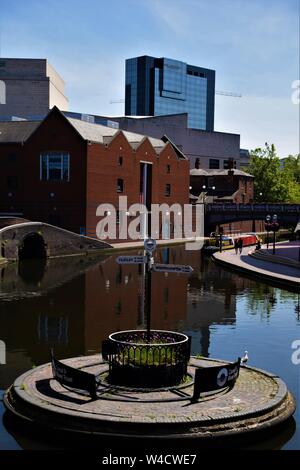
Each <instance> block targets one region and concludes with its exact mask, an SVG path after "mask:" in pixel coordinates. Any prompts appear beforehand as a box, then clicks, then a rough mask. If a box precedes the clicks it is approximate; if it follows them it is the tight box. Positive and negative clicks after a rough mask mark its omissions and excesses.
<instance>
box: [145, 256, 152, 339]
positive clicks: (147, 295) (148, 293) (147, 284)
mask: <svg viewBox="0 0 300 470" xmlns="http://www.w3.org/2000/svg"><path fill="white" fill-rule="evenodd" d="M150 259H151V255H150V254H149V253H147V263H146V271H145V277H146V279H145V311H146V315H147V342H148V343H150V332H151V266H150Z"/></svg>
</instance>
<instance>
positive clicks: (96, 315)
mask: <svg viewBox="0 0 300 470" xmlns="http://www.w3.org/2000/svg"><path fill="white" fill-rule="evenodd" d="M135 254H142V252H136V253H135ZM156 261H157V262H159V263H174V264H190V265H191V266H193V268H194V271H193V273H192V274H191V275H190V276H185V275H177V274H173V273H172V274H171V273H153V276H152V327H153V328H156V329H166V330H169V329H171V330H177V331H183V332H185V333H187V334H190V335H191V336H192V340H193V341H192V352H193V354H201V355H203V356H210V355H213V356H215V357H218V356H219V357H228V359H234V358H235V357H236V356H237V355H238V354H241V353H243V348H244V346H245V344H246V343H247V342H249V341H251V347H250V348H249V349H250V351H251V354H252V357H253V356H254V357H253V359H254V360H256V361H257V363H255V365H257V366H259V367H265V368H270V365H271V369H273V370H274V371H277V372H278V373H280V374H281V372H282V370H283V371H284V373H285V374H286V377H285V376H283V378H284V379H285V380H286V379H290V383H288V385H289V386H293V384H294V383H295V380H294V376H293V374H295V373H296V370H295V368H294V369H292V368H291V369H290V370H289V367H290V365H289V364H288V365H287V364H286V363H285V362H284V361H283V360H282V362H281V364H279V365H278V364H276V365H274V358H272V356H271V355H270V354H269V353H268V351H269V350H268V349H267V347H265V343H264V342H265V341H266V338H269V339H267V341H269V342H270V344H269V345H268V348H269V347H271V348H272V347H274V350H276V351H278V347H277V344H278V341H279V340H280V341H282V340H283V338H284V339H285V341H286V342H287V344H288V347H289V342H290V337H291V338H292V335H293V334H294V328H295V325H296V326H297V325H298V326H299V311H298V313H297V306H298V305H299V295H296V294H295V293H293V292H288V291H283V290H280V289H277V288H274V287H272V286H271V285H267V284H263V283H261V282H260V283H256V282H255V281H253V280H251V279H248V278H246V277H242V276H240V275H239V274H235V273H232V272H229V271H226V270H224V269H222V268H221V267H219V266H217V265H215V264H214V263H213V262H212V261H211V260H210V258H208V257H206V256H203V255H202V254H201V252H198V251H195V252H193V251H185V250H184V248H182V247H177V248H172V249H169V248H162V249H160V250H157V252H156ZM144 301H145V299H144V278H143V266H138V265H118V264H117V263H116V256H103V257H101V258H97V259H95V258H78V257H76V258H65V259H56V260H35V261H34V260H32V261H23V262H22V263H21V264H20V265H19V266H18V265H17V264H11V265H8V266H6V267H2V269H1V270H0V340H2V341H3V342H4V343H5V344H6V365H0V389H5V388H7V387H8V386H9V385H10V384H11V383H12V382H13V380H14V379H15V378H16V377H17V376H18V375H20V374H21V373H22V372H24V371H25V370H28V369H30V368H31V367H32V366H34V365H38V364H41V363H44V362H48V360H49V349H50V347H54V349H55V353H56V355H57V357H58V358H65V357H70V356H77V355H81V354H83V355H84V354H91V353H94V352H98V351H100V345H101V341H102V340H103V339H105V338H106V337H107V336H108V335H109V334H110V333H111V332H113V331H118V330H126V329H135V328H144V327H145V324H146V318H145V316H144V308H143V306H144ZM280 309H284V310H285V317H284V318H283V317H282V315H280V311H281V310H280ZM272 316H274V319H273V323H274V322H278V324H275V326H276V328H277V330H276V329H271V327H272V328H273V326H272V325H270V326H269V327H268V324H270V323H272ZM252 318H253V323H252ZM254 322H255V323H254ZM280 322H282V323H280ZM279 325H280V328H281V330H278V326H279ZM287 328H289V330H288V332H287ZM298 331H299V330H298ZM233 332H235V333H233ZM276 335H277V336H276ZM284 335H285V336H284ZM273 337H274V341H273ZM249 338H250V339H249ZM293 339H296V337H294V338H293ZM273 342H274V344H273ZM276 348H277V349H276ZM245 349H248V348H245ZM255 354H257V356H255ZM268 354H269V355H268ZM288 354H289V352H288V353H287V355H288ZM278 355H279V352H278ZM268 361H270V362H268ZM273 366H274V367H273ZM0 441H1V429H0ZM274 445H275V443H274Z"/></svg>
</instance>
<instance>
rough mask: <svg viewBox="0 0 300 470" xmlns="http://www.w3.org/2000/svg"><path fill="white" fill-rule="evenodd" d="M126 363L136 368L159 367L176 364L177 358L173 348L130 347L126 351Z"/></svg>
mask: <svg viewBox="0 0 300 470" xmlns="http://www.w3.org/2000/svg"><path fill="white" fill-rule="evenodd" d="M123 354H124V356H123V357H124V363H127V364H129V365H130V364H131V365H135V366H147V365H148V366H159V365H162V364H167V365H171V364H175V363H176V360H175V359H176V357H175V353H174V349H173V348H172V346H164V347H162V348H159V347H158V346H150V345H147V346H146V345H145V347H140V348H134V347H132V346H128V347H126V348H125V349H124V352H123Z"/></svg>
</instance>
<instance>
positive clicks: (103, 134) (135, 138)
mask: <svg viewBox="0 0 300 470" xmlns="http://www.w3.org/2000/svg"><path fill="white" fill-rule="evenodd" d="M66 119H67V120H68V121H69V122H70V124H72V126H73V127H74V128H75V129H76V130H77V132H78V133H79V134H80V135H81V137H82V138H83V139H84V140H88V141H90V142H98V143H100V144H108V143H110V142H111V140H112V139H113V138H114V137H115V135H116V134H119V133H122V134H124V135H125V137H126V139H127V140H128V142H129V144H130V145H131V146H132V147H133V148H137V147H138V146H139V145H140V143H141V142H142V141H143V140H144V139H145V137H146V136H144V135H142V134H136V133H134V132H128V131H123V130H120V129H114V128H113V127H107V126H103V125H101V124H94V123H91V122H86V121H80V120H79V119H73V118H70V117H66ZM148 139H149V141H150V142H151V144H152V145H153V147H154V148H155V149H156V150H159V151H160V150H162V149H163V147H164V146H165V145H166V144H165V142H163V141H162V140H161V139H154V138H153V137H148Z"/></svg>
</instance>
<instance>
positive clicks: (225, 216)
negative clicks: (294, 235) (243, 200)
mask: <svg viewBox="0 0 300 470" xmlns="http://www.w3.org/2000/svg"><path fill="white" fill-rule="evenodd" d="M268 214H269V215H271V216H272V215H274V214H276V215H277V217H278V222H279V224H280V225H281V226H286V225H295V226H296V225H297V223H298V221H299V220H300V204H226V203H224V204H219V203H216V204H214V203H213V204H212V203H210V204H205V227H206V229H207V231H210V230H211V229H214V228H215V227H216V226H217V225H220V224H226V223H232V222H240V221H244V220H265V218H266V216H267V215H268Z"/></svg>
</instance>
